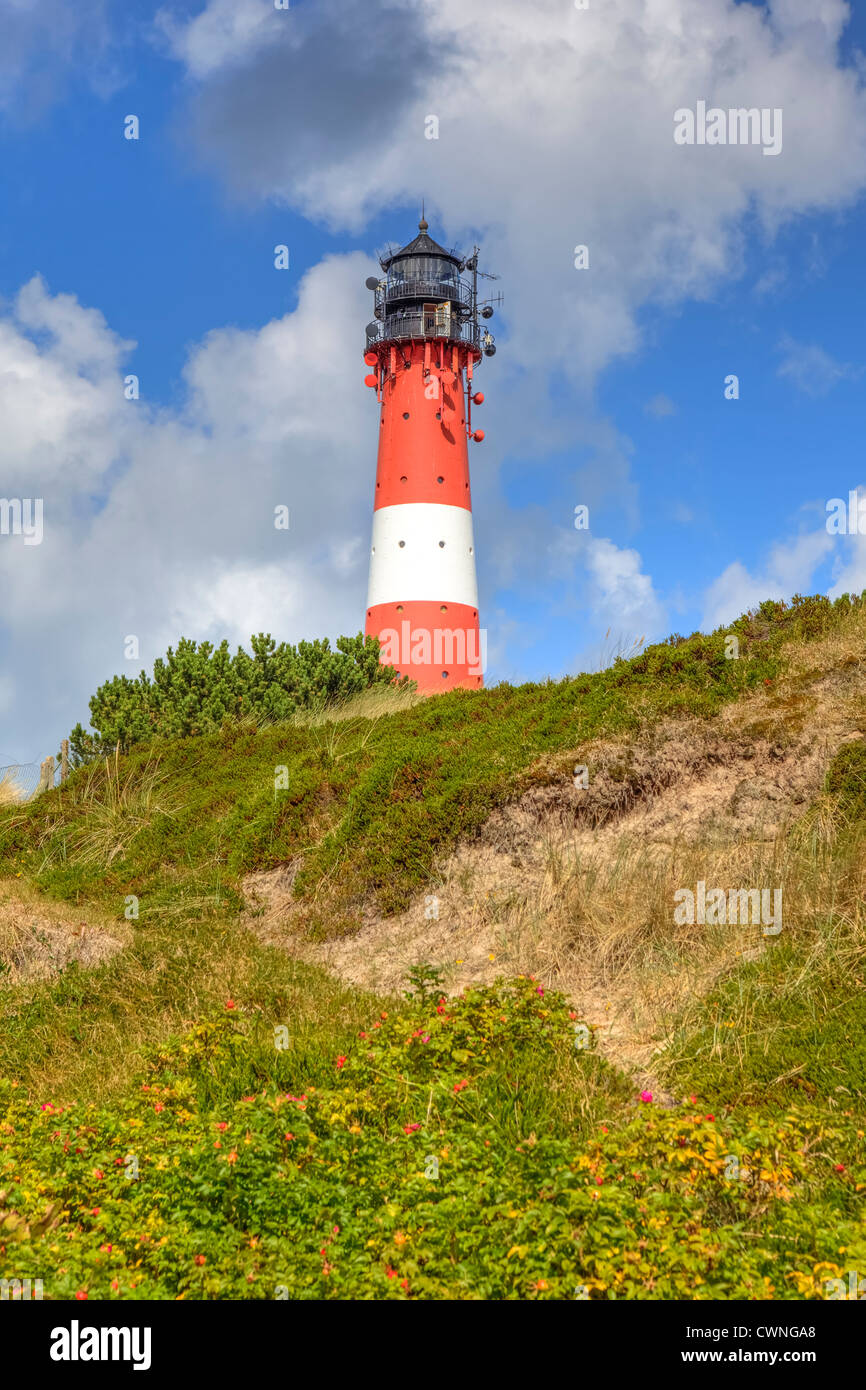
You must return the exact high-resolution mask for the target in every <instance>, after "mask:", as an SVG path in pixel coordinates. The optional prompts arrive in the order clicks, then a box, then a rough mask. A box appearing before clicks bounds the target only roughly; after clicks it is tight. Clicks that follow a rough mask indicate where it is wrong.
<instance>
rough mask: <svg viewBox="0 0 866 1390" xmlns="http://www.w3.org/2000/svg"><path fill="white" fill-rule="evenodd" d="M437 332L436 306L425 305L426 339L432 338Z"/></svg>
mask: <svg viewBox="0 0 866 1390" xmlns="http://www.w3.org/2000/svg"><path fill="white" fill-rule="evenodd" d="M435 332H436V305H435V304H425V305H424V337H425V338H432V337H433V335H434V334H435Z"/></svg>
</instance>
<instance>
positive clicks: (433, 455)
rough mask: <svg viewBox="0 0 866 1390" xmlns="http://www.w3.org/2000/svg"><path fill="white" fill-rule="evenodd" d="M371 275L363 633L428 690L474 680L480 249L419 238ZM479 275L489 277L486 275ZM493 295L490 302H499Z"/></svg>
mask: <svg viewBox="0 0 866 1390" xmlns="http://www.w3.org/2000/svg"><path fill="white" fill-rule="evenodd" d="M379 264H380V266H381V268H382V277H381V278H376V277H370V279H368V281H367V288H368V289H370V290H372V291H373V296H374V310H373V313H374V317H373V320H372V322H371V323H369V324H368V325H367V341H366V348H365V354H364V361H365V362H366V364H367V367H368V368H369V372H368V375H367V377H366V378H365V380H366V383H367V385H368V386H369V387H371V388H373V389H375V392H376V399H377V401H378V404H379V453H378V460H377V465H376V489H375V499H374V510H373V536H372V543H371V547H370V581H369V587H368V592H367V615H366V623H365V633H366V635H367V636H368V637H369V636H373V637H378V639H379V643H380V648H381V652H380V655H381V660H382V662H383V663H385V664H386V665H389V666H393V667H394V668H395V670H396V671H397V672H398V673H399V675H401V676H408V677H409V679H410V680H414V681H417V683H418V689H419V691H421V692H423V693H424V694H432V693H434V692H440V691H444V690H451V689H454V688H455V687H457V686H461V687H463V688H465V689H472V690H477V689H479V688H480V686H481V685H482V683H483V670H484V645H485V644H484V642H483V636H484V634H483V632H482V630H481V629H480V627H479V621H478V587H477V583H476V578H475V541H474V537H473V532H472V495H471V489H470V486H469V453H468V444H469V441H470V440H472V441H474V442H478V443H480V441H481V440H482V439H483V438H484V431H483V430H480V429H473V425H472V406H473V405H475V406H480V405H481V404H482V402H483V400H484V396H483V395H482V393H481V392H480V391H479V392H475V394H473V382H472V377H473V371H474V368H475V367H476V366H477V365H478V363H479V362H480V361H481V358H482V356H488V357H492V356H493V354H494V353H495V351H496V347H495V344H494V341H493V335H492V334H491V333H490V331H489V330H488V329H487V328H486V326H485V325H484V324H483V323H482V320H484V319H489V318H490V316H491V315H492V313H493V302H494V301H491V300H484V301H479V298H478V277H479V275H483V274H484V272H481V271H479V269H478V247H477V246H476V247H475V248H474V249H473V251H472V254H471V255H470V256H468V257H463V256H461V255H459V254H458V253H457V252H456V251H453V250H451V251H446V250H445V248H444V247H443V246H439V245H438V244H437V242H435V241H434V240H433V238H432V237H431V236H429V235H428V227H427V223H426V221H425V220H424V217H423V215H422V218H421V221H420V222H419V224H418V235H417V236H416V237H415V238H414V239H413V240H412V241H410V242H409V243H408V245H407V246H404V247H403V249H402V250H401V251H396V252H394V253H392V254H389V255H387V256H384V257H382V258H381V260H380V262H379ZM485 278H491V279H493V278H495V277H493V276H490V277H485ZM500 301H501V296H497V298H496V301H495V302H500Z"/></svg>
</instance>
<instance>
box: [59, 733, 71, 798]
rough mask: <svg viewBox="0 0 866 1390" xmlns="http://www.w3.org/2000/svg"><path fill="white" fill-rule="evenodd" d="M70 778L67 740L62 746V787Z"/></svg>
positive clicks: (66, 739)
mask: <svg viewBox="0 0 866 1390" xmlns="http://www.w3.org/2000/svg"><path fill="white" fill-rule="evenodd" d="M68 776H69V739H68V738H65V739H64V740H63V742H62V743H61V745H60V785H61V786H62V785H63V783H64V782H65V781H66V779H67V777H68Z"/></svg>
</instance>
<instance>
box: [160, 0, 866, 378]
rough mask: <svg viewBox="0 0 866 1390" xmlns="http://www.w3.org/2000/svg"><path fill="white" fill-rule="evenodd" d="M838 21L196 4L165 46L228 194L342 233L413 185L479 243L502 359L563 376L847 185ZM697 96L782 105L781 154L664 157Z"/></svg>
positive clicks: (856, 97)
mask: <svg viewBox="0 0 866 1390" xmlns="http://www.w3.org/2000/svg"><path fill="white" fill-rule="evenodd" d="M847 17H848V8H847V6H846V5H845V4H843V3H841V0H820V3H815V0H784V3H781V0H776V3H775V4H773V5H772V7H771V8H770V9H769V11H767V10H764V9H763V8H762V7H758V6H754V5H732V4H731V3H730V2H729V0H701V4H700V5H696V4H694V0H654V3H651V4H648V3H646V0H612V3H610V4H607V5H604V6H592V7H590V8H589V9H588V10H585V11H578V10H576V9H575V8H574V7H573V6H569V5H567V4H563V3H562V0H535V3H533V4H532V5H526V4H525V3H524V0H498V3H497V5H496V9H495V15H493V16H492V15H491V11H490V7H489V5H487V4H485V3H483V0H437V3H435V4H434V3H431V0H387V2H386V3H382V4H380V5H379V6H377V7H376V9H375V13H374V14H371V10H370V7H369V5H368V4H366V3H363V2H362V0H321V3H318V4H316V5H315V6H313V5H311V6H300V7H298V8H297V9H296V10H293V11H291V13H290V14H287V13H286V12H280V11H275V10H273V8H272V6H271V5H270V0H244V3H242V4H238V5H235V4H229V3H228V0H209V3H208V4H207V5H206V6H205V7H204V9H203V10H201V11H200V12H199V13H198V14H197V15H195V16H194V17H193V18H191V19H189V20H187V21H186V22H184V21H177V20H176V21H173V22H172V27H171V33H172V51H173V52H174V54H175V56H176V57H177V58H178V59H179V60H180V61H182V62H184V63H185V65H186V68H187V71H188V72H189V74H190V76H191V77H192V78H194V79H195V86H194V88H193V89H192V91H191V93H190V101H191V107H192V114H193V121H194V128H195V131H196V137H195V138H196V143H197V145H198V148H199V151H200V153H201V154H202V156H203V157H204V158H205V159H206V160H207V161H208V162H209V163H210V164H211V165H212V166H213V167H215V168H216V169H218V170H219V171H220V173H221V174H222V176H223V177H224V178H225V180H226V182H227V183H228V184H229V185H230V186H231V187H233V188H234V189H236V190H237V191H238V192H241V193H243V194H245V195H247V196H249V195H254V196H259V197H262V198H275V199H277V200H282V201H284V202H286V203H289V204H291V205H293V206H294V207H296V208H298V209H299V210H300V211H301V212H303V213H305V214H306V215H308V216H310V217H312V218H315V219H318V220H323V221H325V222H327V223H328V224H329V225H330V226H331V227H332V228H334V229H339V228H348V229H351V230H353V231H357V230H359V229H360V228H362V227H363V226H364V224H365V222H366V221H367V219H368V218H369V217H370V216H371V215H372V214H373V213H374V212H375V213H377V214H378V213H379V212H380V211H381V209H382V208H383V207H387V206H388V205H389V204H393V203H395V202H401V203H405V202H409V203H415V202H416V201H418V200H419V199H420V195H421V194H422V193H425V194H426V197H427V200H428V209H432V210H433V214H434V219H432V220H433V230H434V231H438V232H440V235H442V236H444V238H445V239H446V240H448V239H450V238H453V239H454V240H456V241H461V240H466V239H468V237H469V236H470V234H472V233H476V232H477V233H481V234H483V241H484V251H485V255H486V258H487V260H488V262H489V263H490V264H493V265H495V267H496V268H497V269H498V270H500V271H501V272H502V273H503V280H504V287H505V289H506V292H507V316H508V327H509V330H510V339H509V342H508V352H509V354H510V355H511V357H512V359H513V360H514V361H516V362H520V363H522V364H525V365H537V364H538V362H539V361H542V362H544V363H545V364H546V365H547V366H548V367H549V366H555V367H557V368H560V369H562V370H563V371H564V372H566V373H567V374H569V375H570V376H571V377H572V379H573V380H574V381H575V382H579V381H580V382H584V383H586V381H587V380H588V379H589V378H591V376H592V374H593V373H595V372H597V371H598V370H599V369H600V368H601V367H603V366H604V365H605V363H607V362H608V361H610V360H611V358H613V357H615V356H617V355H620V354H623V353H628V352H630V351H632V350H633V349H634V348H635V347H636V346H637V345H638V344H639V342H640V330H639V327H638V322H637V311H638V309H639V308H640V306H641V305H643V304H645V303H646V302H648V301H656V302H663V303H667V304H674V303H677V302H679V301H681V300H682V299H684V298H686V297H705V296H707V295H708V294H710V293H712V291H713V289H714V287H715V286H716V285H717V284H718V283H719V282H720V281H721V280H722V279H723V278H724V277H726V276H732V275H738V274H740V273H741V269H742V265H743V257H744V250H745V248H744V243H743V233H742V226H743V219H744V218H745V216H746V215H747V214H751V213H752V212H753V211H754V212H757V214H758V216H759V218H760V219H761V221H762V223H763V225H764V228H765V230H766V231H768V232H770V233H771V232H772V231H773V230H774V229H775V228H777V227H778V226H779V225H780V224H781V223H783V222H784V221H785V220H786V219H789V218H792V217H794V216H796V215H798V214H800V213H802V212H804V211H807V210H819V209H824V208H836V207H840V206H843V205H846V204H849V203H851V202H853V201H854V200H855V199H856V198H857V196H858V195H859V193H860V192H861V191H862V188H863V185H864V181H866V96H864V92H863V90H862V87H861V85H860V83H859V81H858V79H857V76H856V74H855V73H854V72H853V71H851V70H845V69H843V68H841V67H840V66H839V59H838V48H837V45H838V42H839V38H840V36H841V33H842V29H843V27H844V24H845V22H846V19H847ZM701 99H704V100H706V101H708V103H710V104H715V105H719V106H722V107H725V108H728V107H739V106H758V107H771V108H776V107H780V108H782V109H783V111H784V148H783V150H782V152H781V154H779V155H778V156H777V157H776V158H774V159H765V158H762V157H761V151H760V149H757V148H753V147H749V146H725V147H708V146H701V147H697V146H695V147H684V146H678V145H676V144H675V143H674V140H673V113H674V111H675V110H676V109H677V108H679V107H684V106H688V107H694V105H695V103H696V102H697V101H698V100H701ZM383 111H387V119H383ZM430 116H435V117H436V118H437V119H438V123H439V125H438V139H427V138H425V130H429V126H428V125H427V120H428V117H430ZM428 216H429V212H428ZM578 245H586V246H587V247H588V248H589V268H588V269H585V270H578V269H575V264H574V263H575V247H576V246H578Z"/></svg>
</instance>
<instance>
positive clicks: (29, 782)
mask: <svg viewBox="0 0 866 1390" xmlns="http://www.w3.org/2000/svg"><path fill="white" fill-rule="evenodd" d="M52 761H53V760H52ZM47 776H48V778H49V779H50V777H51V769H49V770H48V772H47ZM60 781H61V767H60V765H59V764H57V765H56V766H55V767H54V768H53V783H51V782H50V781H49V785H53V786H55V787H59V786H60ZM45 785H46V769H45V763H44V761H43V762H41V763H9V764H8V766H7V767H0V805H2V804H3V802H4V801H19V802H24V801H32V800H33V798H34V796H36V795H37V793H38V792H39V791H40V789H42V790H44V788H45ZM4 791H5V792H6V796H4Z"/></svg>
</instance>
